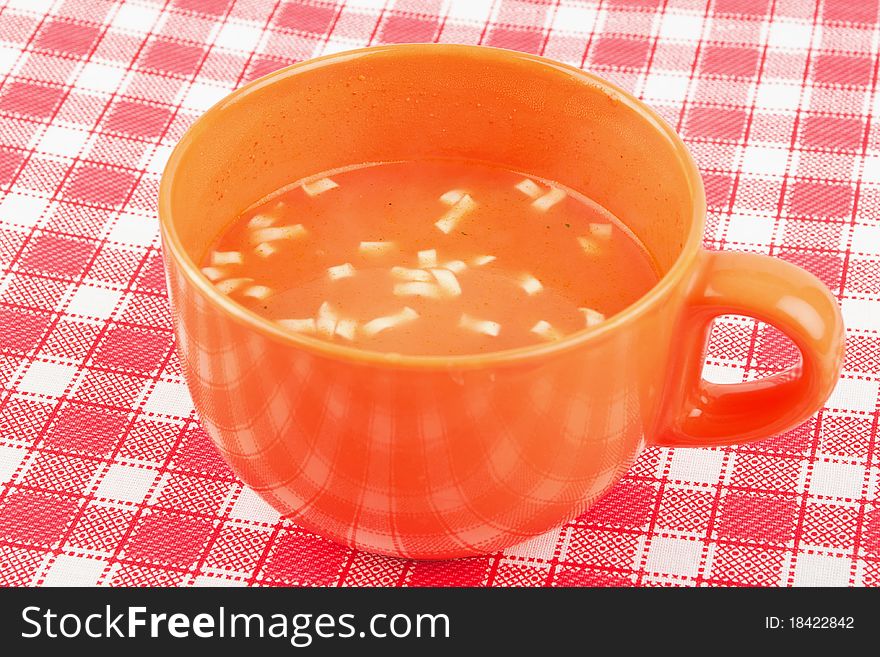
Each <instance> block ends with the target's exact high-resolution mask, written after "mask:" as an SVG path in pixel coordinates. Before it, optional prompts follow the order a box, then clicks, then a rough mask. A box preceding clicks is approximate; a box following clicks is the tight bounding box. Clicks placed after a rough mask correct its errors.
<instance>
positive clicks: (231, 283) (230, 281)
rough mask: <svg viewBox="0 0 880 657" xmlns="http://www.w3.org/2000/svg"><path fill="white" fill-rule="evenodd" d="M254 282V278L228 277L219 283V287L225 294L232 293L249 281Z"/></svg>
mask: <svg viewBox="0 0 880 657" xmlns="http://www.w3.org/2000/svg"><path fill="white" fill-rule="evenodd" d="M253 282H254V279H252V278H227V279H226V280H225V281H220V282H219V283H217V289H218V290H220V291H221V292H222V293H223V294H232V293H233V292H235V291H236V290H237V289H238V288H240V287H241V286H242V285H247V284H248V283H253Z"/></svg>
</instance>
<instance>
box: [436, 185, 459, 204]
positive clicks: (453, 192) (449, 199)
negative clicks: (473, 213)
mask: <svg viewBox="0 0 880 657" xmlns="http://www.w3.org/2000/svg"><path fill="white" fill-rule="evenodd" d="M462 196H464V192H463V191H461V190H460V189H450V190H449V191H448V192H446V193H445V194H443V195H441V196H440V202H441V203H445V204H446V205H455V204H456V203H458V202H459V201H460V200H461V197H462Z"/></svg>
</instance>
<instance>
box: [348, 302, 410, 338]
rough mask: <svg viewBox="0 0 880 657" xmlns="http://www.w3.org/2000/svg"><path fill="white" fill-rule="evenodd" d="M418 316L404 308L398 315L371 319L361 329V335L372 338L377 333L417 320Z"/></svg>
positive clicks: (408, 308)
mask: <svg viewBox="0 0 880 657" xmlns="http://www.w3.org/2000/svg"><path fill="white" fill-rule="evenodd" d="M418 317H419V314H418V313H417V312H416V311H415V310H413V309H412V308H410V307H409V306H406V307H404V309H403V310H401V311H400V312H399V313H395V314H394V315H386V316H384V317H377V318H376V319H371V320H370V321H369V322H367V323H366V324H364V325H363V326H362V327H361V333H363V334H364V335H366V336H368V337H370V336H374V335H376V334H377V333H381V332H382V331H385V330H387V329H390V328H394V327H395V326H400V325H401V324H406V323H408V322H411V321H413V320H415V319H418Z"/></svg>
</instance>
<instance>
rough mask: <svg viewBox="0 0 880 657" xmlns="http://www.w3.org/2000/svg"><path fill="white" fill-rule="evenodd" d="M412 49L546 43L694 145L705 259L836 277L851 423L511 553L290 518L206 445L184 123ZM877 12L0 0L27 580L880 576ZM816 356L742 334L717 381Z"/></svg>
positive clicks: (694, 454) (697, 465) (6, 326)
mask: <svg viewBox="0 0 880 657" xmlns="http://www.w3.org/2000/svg"><path fill="white" fill-rule="evenodd" d="M402 41H441V42H459V43H471V44H477V43H481V44H487V45H492V46H501V47H506V48H514V49H520V50H525V51H529V52H535V53H542V54H544V55H546V56H548V57H551V58H554V59H558V60H561V61H564V62H568V63H571V64H574V65H576V66H581V67H583V68H586V69H589V70H592V71H595V72H596V73H598V74H600V75H602V76H604V77H606V78H608V79H610V80H612V81H613V82H615V83H617V84H618V85H621V86H622V87H624V88H626V89H629V90H630V91H632V92H634V93H635V94H636V95H638V96H640V97H641V98H643V99H645V100H646V101H647V102H648V103H649V104H651V105H652V106H653V107H655V108H656V109H657V110H658V111H659V112H660V113H661V114H662V115H663V116H664V117H665V118H666V119H667V120H668V121H669V122H670V123H671V124H672V125H673V126H675V128H676V129H677V130H678V131H679V132H680V133H681V134H682V135H683V137H684V138H685V139H686V140H687V142H688V144H689V145H690V148H691V149H692V152H693V153H694V155H695V157H696V159H697V162H698V163H699V165H700V167H701V169H702V171H703V175H704V178H705V182H706V189H707V194H708V199H709V207H710V211H709V223H708V228H707V233H706V246H707V247H709V248H712V249H739V250H745V251H755V252H760V253H768V254H772V255H773V256H775V257H778V258H784V259H786V260H789V261H792V262H794V263H796V264H798V265H800V266H802V267H805V268H807V269H809V270H810V271H812V272H813V273H815V274H817V275H818V276H819V277H820V278H822V279H823V280H824V281H825V282H826V283H827V284H828V286H829V287H830V288H831V289H832V291H833V292H834V293H835V294H836V295H837V296H838V298H839V299H840V303H841V305H842V308H843V313H844V316H845V319H846V323H847V336H848V354H847V358H846V364H845V367H844V373H843V376H842V377H841V380H840V383H839V385H838V386H837V388H836V390H835V392H834V394H833V395H832V397H831V399H830V400H829V401H828V403H827V405H826V407H825V408H824V409H823V410H822V411H821V412H820V413H819V414H818V415H817V416H816V417H815V418H813V419H811V420H810V421H809V422H807V423H806V424H804V425H803V426H801V427H799V428H798V429H795V430H793V431H791V432H789V433H787V434H785V435H781V436H778V437H776V438H773V439H771V440H768V441H765V442H762V443H758V444H754V445H746V446H742V447H731V448H723V449H679V450H674V449H661V448H651V449H648V451H647V452H646V453H645V454H644V456H643V457H642V458H641V459H640V460H639V461H638V463H637V464H636V465H635V466H634V467H633V468H632V469H631V470H630V471H629V473H628V474H627V476H626V477H625V478H624V479H623V480H622V481H621V482H620V483H619V484H618V485H617V487H616V488H614V489H613V490H612V492H611V493H610V494H609V495H608V497H607V498H605V499H604V500H603V501H602V502H600V503H599V504H598V505H597V506H595V507H594V508H593V509H591V510H590V511H589V512H588V513H587V514H586V515H584V516H582V517H580V518H578V519H576V520H574V521H572V522H570V523H568V524H566V525H565V526H563V527H560V528H559V529H556V530H553V531H551V532H550V533H548V534H546V535H544V536H542V537H539V538H537V539H534V540H532V541H530V542H529V543H527V544H524V545H520V546H518V547H515V548H513V549H509V550H506V551H505V552H504V553H502V554H495V555H491V556H487V557H482V558H474V559H466V560H461V561H454V562H434V563H417V562H410V561H404V560H393V559H388V558H384V557H378V556H375V555H371V554H365V553H359V552H356V551H352V550H349V549H346V548H344V547H340V546H338V545H335V544H333V543H330V542H328V541H326V540H324V539H322V538H320V537H318V536H315V535H312V534H310V533H308V532H306V531H304V530H302V529H301V528H299V527H297V526H296V525H295V524H293V523H291V522H289V521H282V520H279V518H278V516H277V514H276V513H274V512H273V511H272V510H271V509H270V508H269V507H268V506H267V505H266V504H264V503H263V502H262V501H261V500H260V499H259V498H258V497H257V496H256V495H255V494H254V493H253V492H251V491H250V490H249V489H246V488H243V487H242V485H241V484H240V483H239V482H238V481H237V480H236V478H235V476H234V475H233V474H232V473H231V472H230V470H229V469H228V468H227V467H226V465H225V464H224V463H223V461H221V460H220V458H219V457H218V456H217V453H216V452H215V451H214V449H213V448H212V446H211V445H210V443H209V441H208V439H207V438H206V436H205V434H204V432H203V431H202V429H201V428H200V427H199V422H198V418H197V417H196V415H195V414H194V413H193V409H192V405H191V402H190V399H189V396H188V394H187V392H186V388H185V385H184V383H183V381H182V379H181V371H180V366H179V363H178V361H177V357H176V356H175V354H174V352H173V349H172V342H173V337H172V332H171V323H170V321H169V309H168V301H167V298H166V295H165V284H164V277H163V273H162V265H161V257H160V250H159V241H158V232H157V222H156V193H157V188H158V184H159V175H160V172H161V170H162V167H163V164H164V162H165V160H166V158H167V157H168V154H169V152H170V150H171V148H172V147H173V145H174V144H175V142H176V141H177V140H178V139H179V138H180V136H181V135H182V133H183V131H184V130H185V129H186V127H187V126H188V125H190V124H191V123H192V121H193V120H194V119H195V118H196V117H198V116H199V114H200V113H201V112H203V111H204V110H205V109H207V108H208V107H209V106H210V105H211V104H213V103H214V102H215V101H216V100H218V99H219V98H221V97H223V96H224V95H225V94H227V93H229V92H230V91H231V90H233V89H235V88H236V87H238V86H240V85H241V84H243V83H245V82H247V81H249V80H252V79H253V78H256V77H258V76H260V75H263V74H265V73H267V72H269V71H271V70H273V69H276V68H279V67H281V66H284V65H286V64H289V63H292V62H295V61H299V60H303V59H307V58H309V57H312V56H316V55H321V54H326V53H330V52H335V51H339V50H346V49H350V48H356V47H361V46H366V45H370V44H379V43H389V42H402ZM878 49H880V9H878V0H822V1H821V2H812V1H808V0H584V1H577V2H576V1H574V0H561V1H557V2H551V1H542V0H461V1H448V2H441V0H426V1H424V2H420V1H416V0H396V1H395V0H345V1H344V2H318V1H310V0H303V1H286V0H281V1H276V0H240V1H238V2H231V1H230V0H171V1H159V0H138V1H132V2H114V1H111V0H57V1H53V0H9V1H7V2H6V4H5V5H4V4H2V0H0V584H6V585H40V584H45V585H59V584H98V585H145V584H155V585H180V586H186V585H205V584H208V585H215V584H216V585H220V584H225V585H248V586H257V585H263V584H303V585H330V586H359V585H387V586H407V585H409V586H413V585H477V586H482V585H485V586H511V585H526V586H568V585H627V586H628V585H637V586H650V585H685V586H696V585H701V586H705V585H762V586H790V585H795V586H797V585H815V584H825V585H839V586H847V585H849V586H877V585H878V584H880V502H878V493H880V454H878V449H877V437H878V430H877V418H878V401H877V400H878V386H880V373H878V370H880V335H878V331H880V121H878V120H877V115H878V114H880V91H878V89H877V77H878ZM795 357H796V355H795V353H794V351H793V348H791V347H790V346H789V345H788V343H787V342H786V341H785V340H784V339H783V338H781V337H780V335H779V334H778V333H776V332H775V331H773V330H771V329H768V328H766V327H764V326H763V325H758V324H756V323H755V322H753V321H751V320H746V319H743V318H734V317H730V318H726V319H725V320H724V321H722V322H720V324H719V326H718V328H717V330H716V331H715V333H714V334H713V340H712V345H711V352H710V357H709V359H708V362H707V377H708V378H710V379H712V380H716V381H731V382H736V381H742V380H744V379H749V378H753V377H757V376H762V375H764V374H766V373H767V372H771V371H777V370H779V369H780V368H782V367H784V366H786V365H787V364H790V363H791V362H792V361H793V359H794V358H795Z"/></svg>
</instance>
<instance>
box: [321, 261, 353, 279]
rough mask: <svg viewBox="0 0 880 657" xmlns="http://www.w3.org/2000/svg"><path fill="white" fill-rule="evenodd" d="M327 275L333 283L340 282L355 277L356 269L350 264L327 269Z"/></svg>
mask: <svg viewBox="0 0 880 657" xmlns="http://www.w3.org/2000/svg"><path fill="white" fill-rule="evenodd" d="M327 275H328V276H329V277H330V280H331V281H338V280H339V279H340V278H349V277H350V276H354V267H353V266H352V264H351V263H350V262H346V263H343V264H341V265H336V266H335V267H328V268H327Z"/></svg>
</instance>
